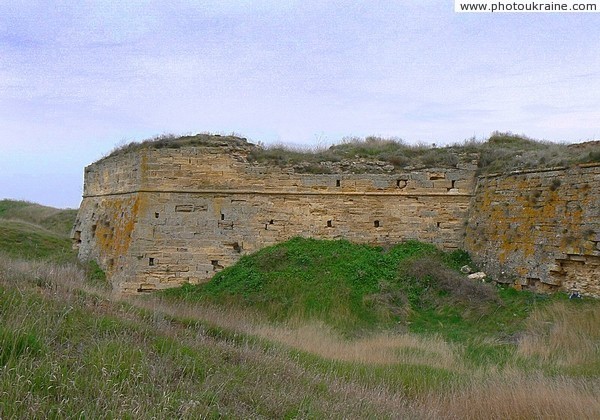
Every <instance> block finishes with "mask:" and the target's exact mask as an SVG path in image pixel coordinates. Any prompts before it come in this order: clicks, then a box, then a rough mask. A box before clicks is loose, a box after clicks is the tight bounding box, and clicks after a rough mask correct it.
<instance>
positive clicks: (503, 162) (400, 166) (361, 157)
mask: <svg viewBox="0 0 600 420" xmlns="http://www.w3.org/2000/svg"><path fill="white" fill-rule="evenodd" d="M222 145H230V146H236V147H237V146H241V147H244V148H246V150H247V156H246V157H247V159H248V161H249V162H252V163H260V164H264V165H273V166H283V167H292V168H293V169H294V171H295V172H297V173H315V174H316V173H321V174H326V173H342V172H347V171H350V172H353V173H363V172H379V171H382V170H385V171H387V172H393V171H401V170H412V169H419V168H435V167H439V168H457V167H471V166H473V165H474V164H476V165H477V166H478V173H479V174H489V173H495V172H509V171H514V170H525V169H535V168H548V167H558V166H566V165H570V164H576V163H593V162H600V150H599V149H600V144H599V143H598V142H588V143H582V144H580V145H566V144H560V143H551V142H548V141H539V140H533V139H531V138H529V137H526V136H524V135H516V134H513V133H510V132H508V133H502V132H494V133H492V135H491V136H490V137H489V138H488V139H487V140H486V141H478V140H476V139H468V140H465V141H463V142H462V143H456V144H452V145H449V146H444V147H436V146H435V145H432V146H429V145H425V144H417V145H413V144H408V143H406V142H405V141H403V140H402V139H400V138H396V137H392V138H382V137H377V136H368V137H366V138H364V139H363V138H359V137H346V138H343V139H342V140H341V141H340V142H339V143H338V144H334V145H332V146H331V147H329V148H324V147H317V148H313V149H310V148H297V147H296V148H294V147H289V146H286V145H282V144H275V145H271V146H264V145H263V144H261V143H260V142H259V144H258V145H253V144H250V143H247V141H246V139H244V138H240V137H237V136H235V135H230V136H218V135H211V134H198V135H195V136H182V137H177V136H175V135H172V134H167V135H162V136H157V137H154V138H152V139H148V140H144V141H142V142H139V143H138V142H132V143H129V144H126V145H122V146H119V147H117V148H115V150H113V151H112V152H111V153H110V154H109V155H108V156H113V155H116V154H120V153H125V152H129V151H134V150H139V149H144V148H153V149H162V148H180V147H187V146H192V147H193V146H222ZM382 165H383V166H382ZM386 165H387V166H386Z"/></svg>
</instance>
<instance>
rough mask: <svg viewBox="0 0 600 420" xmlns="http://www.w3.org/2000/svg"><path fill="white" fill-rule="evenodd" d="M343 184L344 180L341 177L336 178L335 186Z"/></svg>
mask: <svg viewBox="0 0 600 420" xmlns="http://www.w3.org/2000/svg"><path fill="white" fill-rule="evenodd" d="M341 185H342V181H341V180H340V179H336V180H335V186H336V187H340V186H341Z"/></svg>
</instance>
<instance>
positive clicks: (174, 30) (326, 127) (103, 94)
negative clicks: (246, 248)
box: [0, 0, 600, 208]
mask: <svg viewBox="0 0 600 420" xmlns="http://www.w3.org/2000/svg"><path fill="white" fill-rule="evenodd" d="M496 130H498V131H510V132H513V133H516V134H525V135H527V136H529V137H532V138H536V139H544V140H550V141H557V142H568V143H572V142H581V141H588V140H593V139H600V13H586V14H578V13H552V14H547V13H536V14H528V13H511V14H481V13H478V14H468V13H455V12H454V1H453V0H436V1H429V0H418V1H417V0H415V1H400V0H391V1H346V0H339V1H334V0H329V1H314V0H302V1H286V0H275V1H270V0H269V1H249V0H238V1H227V0H215V1H209V0H207V1H182V0H180V1H178V0H170V1H164V0H163V1H150V0H148V1H141V0H140V1H121V2H117V1H99V0H97V1H87V0H80V1H68V0H67V1H58V0H53V1H49V0H42V1H28V0H3V1H2V2H0V199H1V198H12V199H24V200H29V201H34V202H38V203H41V204H45V205H50V206H54V207H61V208H65V207H70V208H76V207H78V206H79V203H80V201H81V194H82V188H83V170H84V167H85V166H87V165H89V164H90V163H92V162H94V161H96V160H98V159H100V158H101V157H102V156H104V155H106V154H108V153H109V152H110V151H111V150H112V149H114V148H115V147H116V146H118V145H122V144H125V143H129V142H131V141H138V140H143V139H147V138H150V137H153V136H155V135H160V134H167V133H169V134H170V133H172V134H176V135H184V134H195V133H198V132H212V133H219V134H231V133H236V134H238V135H241V136H243V137H247V138H248V139H249V140H250V141H252V142H258V141H261V142H263V143H265V144H274V143H283V144H288V145H294V146H298V145H303V146H307V147H314V146H320V147H323V146H329V145H331V144H334V143H338V142H339V141H341V139H342V138H344V137H349V136H359V137H364V136H368V135H379V136H385V137H388V136H389V137H398V138H401V139H403V140H404V141H406V142H407V143H436V144H438V145H443V144H450V143H456V142H461V141H463V140H465V139H468V138H473V137H475V138H477V139H485V138H487V136H489V135H490V134H491V133H492V132H493V131H496Z"/></svg>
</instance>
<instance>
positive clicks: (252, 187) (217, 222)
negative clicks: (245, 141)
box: [73, 144, 475, 292]
mask: <svg viewBox="0 0 600 420" xmlns="http://www.w3.org/2000/svg"><path fill="white" fill-rule="evenodd" d="M248 147H249V146H239V145H228V144H222V145H219V146H218V147H217V146H215V147H185V148H181V149H143V150H139V151H135V152H129V153H123V154H120V155H116V156H113V157H109V158H106V159H103V160H101V161H99V162H97V163H95V164H92V165H90V166H89V167H87V168H86V171H85V189H84V198H83V201H82V205H81V208H80V211H79V214H78V218H77V222H76V225H75V227H74V235H73V237H74V239H75V241H76V243H77V246H78V247H79V255H80V258H82V259H95V260H97V261H98V262H99V263H100V265H101V266H102V267H103V268H104V269H105V270H106V271H107V274H108V276H109V278H110V279H111V281H112V282H113V284H114V285H115V286H116V288H117V289H118V290H120V291H125V292H136V291H145V290H154V289H160V288H166V287H172V286H175V285H178V284H181V283H183V282H191V283H198V282H202V281H207V280H208V279H209V278H210V277H212V276H213V275H214V273H215V272H216V271H219V270H220V269H222V268H223V267H227V266H229V265H231V264H233V263H235V262H236V261H237V260H238V259H239V258H240V257H241V256H242V255H244V254H245V253H250V252H254V251H256V250H258V249H260V248H262V247H265V246H268V245H272V244H275V243H278V242H282V241H285V240H287V239H289V238H292V237H294V236H310V237H316V238H330V239H335V238H344V239H348V240H351V241H355V242H365V243H374V244H382V245H384V244H394V243H397V242H400V241H403V240H407V239H418V240H421V241H425V242H430V243H434V244H436V245H437V246H439V247H440V248H442V249H455V248H458V247H461V246H462V241H463V237H464V221H465V219H466V216H467V212H468V209H469V203H470V199H471V194H472V190H473V186H474V184H473V182H474V169H475V168H474V166H473V165H471V166H469V165H466V166H464V167H463V169H431V170H423V171H413V172H406V173H377V174H352V173H348V172H346V173H338V174H326V175H318V174H298V173H295V171H294V169H293V168H279V167H266V166H261V165H258V164H252V163H249V162H248V161H247V159H246V155H247V153H248V150H249V149H248Z"/></svg>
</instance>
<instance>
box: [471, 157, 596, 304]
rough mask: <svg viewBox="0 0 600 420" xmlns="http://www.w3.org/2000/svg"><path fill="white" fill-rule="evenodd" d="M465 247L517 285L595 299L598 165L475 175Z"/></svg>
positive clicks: (486, 267) (490, 269)
mask: <svg viewBox="0 0 600 420" xmlns="http://www.w3.org/2000/svg"><path fill="white" fill-rule="evenodd" d="M465 249H466V250H467V251H469V252H470V253H471V254H472V255H473V257H474V258H475V259H476V260H477V261H478V262H479V264H480V265H481V266H482V268H483V270H484V271H486V272H489V273H491V274H493V275H494V276H496V277H497V278H499V279H504V281H507V282H511V283H512V282H514V281H516V282H517V285H518V286H521V287H523V288H531V289H537V290H548V291H552V290H567V291H568V290H572V289H578V290H579V291H580V292H583V293H585V294H588V295H592V296H596V297H600V281H599V279H600V165H597V164H590V165H580V166H576V167H572V168H557V169H551V170H540V171H525V172H521V173H513V174H507V175H493V176H487V177H482V178H480V179H479V183H478V186H477V189H476V192H475V196H474V198H473V204H472V207H471V209H470V213H469V222H468V226H467V229H466V237H465Z"/></svg>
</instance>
